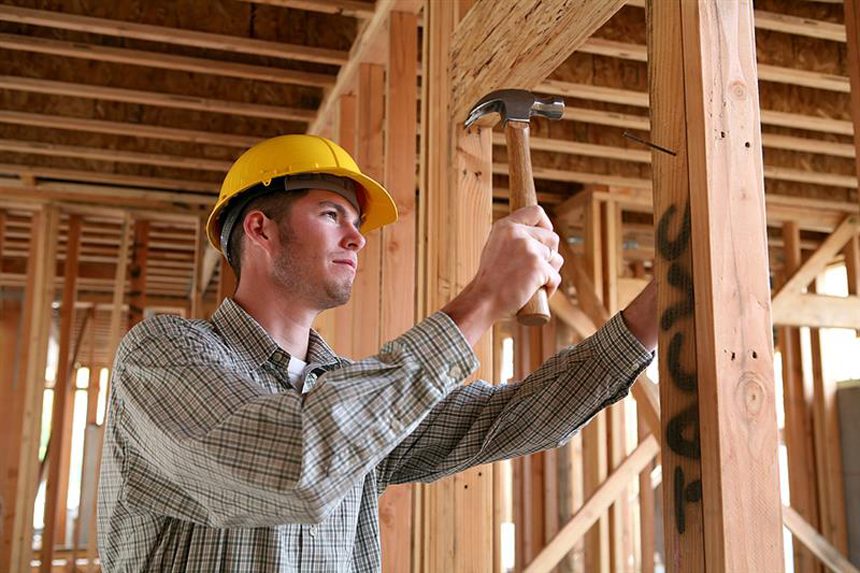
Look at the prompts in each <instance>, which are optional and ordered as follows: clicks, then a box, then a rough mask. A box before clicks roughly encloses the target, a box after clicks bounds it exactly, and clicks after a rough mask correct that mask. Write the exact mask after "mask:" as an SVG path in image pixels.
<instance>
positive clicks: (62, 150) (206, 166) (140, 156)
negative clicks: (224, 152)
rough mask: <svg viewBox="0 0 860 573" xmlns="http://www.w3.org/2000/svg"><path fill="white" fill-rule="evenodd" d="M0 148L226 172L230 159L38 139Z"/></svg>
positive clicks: (10, 141) (10, 142)
mask: <svg viewBox="0 0 860 573" xmlns="http://www.w3.org/2000/svg"><path fill="white" fill-rule="evenodd" d="M0 151H12V152H14V153H29V154H33V155H47V156H49V157H75V158H78V159H90V160H96V161H116V162H119V163H136V164H140V165H158V166H161V167H174V168H177V169H200V170H203V171H217V172H219V173H226V172H227V170H229V169H230V166H231V165H232V162H230V161H218V160H216V159H205V158H202V157H182V156H179V155H162V154H160V153H141V152H139V151H120V150H118V149H102V148H99V147H82V146H78V145H60V144H58V143H45V142H42V141H23V140H14V139H0Z"/></svg>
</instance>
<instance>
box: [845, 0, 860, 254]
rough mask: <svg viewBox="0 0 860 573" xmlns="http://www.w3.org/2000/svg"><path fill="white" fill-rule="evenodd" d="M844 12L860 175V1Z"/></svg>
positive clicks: (853, 1) (856, 162) (851, 2)
mask: <svg viewBox="0 0 860 573" xmlns="http://www.w3.org/2000/svg"><path fill="white" fill-rule="evenodd" d="M844 12H845V34H846V41H847V49H848V76H849V81H850V84H851V120H852V122H853V123H854V148H855V151H856V153H855V154H854V165H855V173H858V174H860V1H858V0H845V6H844ZM855 244H856V243H855Z"/></svg>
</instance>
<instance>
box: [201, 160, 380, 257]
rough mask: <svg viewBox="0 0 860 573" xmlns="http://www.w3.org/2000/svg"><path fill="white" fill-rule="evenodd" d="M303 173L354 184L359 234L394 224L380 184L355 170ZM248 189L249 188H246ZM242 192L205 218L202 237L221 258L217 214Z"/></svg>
mask: <svg viewBox="0 0 860 573" xmlns="http://www.w3.org/2000/svg"><path fill="white" fill-rule="evenodd" d="M304 173H328V174H330V175H337V176H340V177H346V178H348V179H351V180H353V181H355V182H356V183H357V184H358V185H359V186H360V187H361V191H360V193H361V192H363V193H364V197H363V198H359V203H360V204H361V208H362V216H363V218H364V220H363V222H362V224H361V233H362V234H363V235H366V234H368V233H370V232H371V231H374V230H376V229H378V228H380V227H382V226H384V225H388V224H390V223H394V222H395V221H397V205H396V204H395V203H394V199H392V198H391V195H389V193H388V191H386V190H385V188H384V187H383V186H382V185H380V184H379V183H377V182H376V181H374V180H373V179H371V178H370V177H368V176H367V175H364V174H362V173H356V172H355V171H352V170H350V169H345V168H341V167H327V168H325V169H320V170H316V171H315V170H308V171H304ZM251 187H253V186H251ZM311 188H312V187H311ZM248 189H250V187H249V188H248ZM245 191H247V189H243V190H242V191H239V192H237V193H234V194H232V195H231V196H230V197H226V198H224V199H223V200H220V201H218V203H217V204H216V205H215V208H214V209H213V210H212V213H210V214H209V219H208V221H207V223H206V234H207V236H208V238H209V243H210V244H211V245H212V247H214V248H215V250H216V251H218V252H219V253H221V254H222V255H223V254H224V253H223V251H222V250H221V241H220V235H221V214H222V212H223V211H224V209H225V208H226V207H228V206H229V205H230V203H231V202H232V201H233V200H234V199H236V198H237V197H240V196H241V195H242V194H243V193H244V192H245Z"/></svg>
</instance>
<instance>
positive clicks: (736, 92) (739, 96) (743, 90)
mask: <svg viewBox="0 0 860 573" xmlns="http://www.w3.org/2000/svg"><path fill="white" fill-rule="evenodd" d="M729 93H731V94H732V97H733V98H734V99H736V100H739V101H741V100H744V99H746V97H747V86H746V84H745V83H744V82H742V81H740V80H738V81H734V82H732V83H731V84H729Z"/></svg>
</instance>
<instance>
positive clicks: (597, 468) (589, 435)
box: [577, 200, 611, 572]
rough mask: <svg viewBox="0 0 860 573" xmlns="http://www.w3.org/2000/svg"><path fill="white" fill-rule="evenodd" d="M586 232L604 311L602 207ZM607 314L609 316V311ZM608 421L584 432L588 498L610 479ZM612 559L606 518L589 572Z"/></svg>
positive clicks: (591, 273)
mask: <svg viewBox="0 0 860 573" xmlns="http://www.w3.org/2000/svg"><path fill="white" fill-rule="evenodd" d="M585 229H586V230H585V264H586V273H587V275H588V278H589V279H590V280H591V282H592V284H593V285H594V290H593V291H592V292H594V293H596V294H597V296H598V297H600V298H599V305H600V306H601V308H602V307H603V300H602V294H603V276H604V274H603V262H602V256H601V253H602V252H603V248H602V242H603V235H602V232H601V218H600V203H599V202H597V201H594V200H589V201H588V202H587V203H586V204H585ZM577 292H579V291H577ZM586 296H588V295H586ZM580 299H581V297H580ZM603 312H604V314H605V313H606V311H605V309H604V310H603ZM600 324H602V322H601V323H600ZM606 417H607V414H606V412H605V411H604V412H600V413H599V414H597V415H596V416H595V417H594V418H592V420H591V421H590V422H589V423H588V425H586V426H585V428H583V430H582V456H583V467H584V480H583V493H584V495H585V497H586V498H588V497H590V496H592V495H594V493H595V492H596V491H598V490H599V489H600V486H601V484H602V483H603V482H604V481H605V480H606V477H607V475H608V468H609V466H608V452H607V440H606V436H607V428H606V425H607V420H606ZM610 559H611V557H610V547H609V517H608V516H607V515H602V516H600V518H599V519H598V520H597V522H596V523H595V524H594V525H593V526H592V527H591V529H590V530H589V531H588V533H586V534H585V570H586V571H589V572H590V571H595V572H608V571H609V570H610Z"/></svg>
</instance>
